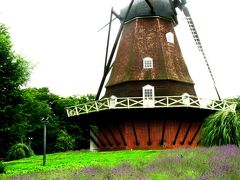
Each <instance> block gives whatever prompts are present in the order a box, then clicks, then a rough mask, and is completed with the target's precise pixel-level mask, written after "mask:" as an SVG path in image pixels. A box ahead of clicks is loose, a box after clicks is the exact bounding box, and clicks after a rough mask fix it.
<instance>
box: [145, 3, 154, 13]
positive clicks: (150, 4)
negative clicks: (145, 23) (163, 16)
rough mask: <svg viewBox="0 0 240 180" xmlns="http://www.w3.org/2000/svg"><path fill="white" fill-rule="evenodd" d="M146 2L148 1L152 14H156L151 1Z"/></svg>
mask: <svg viewBox="0 0 240 180" xmlns="http://www.w3.org/2000/svg"><path fill="white" fill-rule="evenodd" d="M145 1H146V3H147V4H148V6H149V7H150V8H151V13H152V14H155V11H154V8H153V5H152V3H151V2H150V1H149V0H145Z"/></svg>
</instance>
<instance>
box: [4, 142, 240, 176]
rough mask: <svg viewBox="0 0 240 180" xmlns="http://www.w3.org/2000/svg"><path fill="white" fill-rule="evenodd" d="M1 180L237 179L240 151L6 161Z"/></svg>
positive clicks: (62, 155)
mask: <svg viewBox="0 0 240 180" xmlns="http://www.w3.org/2000/svg"><path fill="white" fill-rule="evenodd" d="M4 164H5V165H6V174H3V175H0V179H13V178H16V179H21V178H24V179H92V178H94V179H135V178H136V179H149V178H150V179H169V178H171V179H178V178H184V179H185V178H192V179H196V178H197V179H198V178H200V177H202V178H203V179H204V178H206V179H209V178H210V179H211V178H216V179H228V178H233V179H238V178H240V150H239V148H238V147H236V146H233V145H227V146H221V147H212V148H195V149H178V150H151V151H149V150H146V151H142V150H136V151H112V152H87V151H75V152H66V153H55V154H48V155H47V163H46V166H44V167H43V166H42V156H33V157H30V158H25V159H21V160H17V161H11V162H5V163H4Z"/></svg>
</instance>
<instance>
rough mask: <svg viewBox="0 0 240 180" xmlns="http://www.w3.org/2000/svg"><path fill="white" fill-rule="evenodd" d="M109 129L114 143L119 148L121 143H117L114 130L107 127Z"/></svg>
mask: <svg viewBox="0 0 240 180" xmlns="http://www.w3.org/2000/svg"><path fill="white" fill-rule="evenodd" d="M107 129H108V131H109V132H110V134H111V136H112V138H113V140H114V142H115V143H116V145H117V146H119V143H118V142H117V139H116V138H115V136H114V134H113V132H112V130H111V129H110V128H109V127H107Z"/></svg>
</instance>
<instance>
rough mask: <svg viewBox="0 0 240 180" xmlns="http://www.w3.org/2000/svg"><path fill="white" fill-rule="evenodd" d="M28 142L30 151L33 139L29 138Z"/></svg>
mask: <svg viewBox="0 0 240 180" xmlns="http://www.w3.org/2000/svg"><path fill="white" fill-rule="evenodd" d="M28 140H29V145H28V146H29V148H30V149H32V147H31V144H32V140H33V137H31V136H29V137H28Z"/></svg>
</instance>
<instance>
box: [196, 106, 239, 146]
mask: <svg viewBox="0 0 240 180" xmlns="http://www.w3.org/2000/svg"><path fill="white" fill-rule="evenodd" d="M239 139H240V120H239V116H238V114H237V113H236V112H232V111H227V110H224V111H218V112H216V113H215V114H213V115H210V116H209V117H208V118H207V119H206V120H205V121H204V123H203V128H202V134H201V137H200V140H201V142H202V143H203V144H204V145H206V146H214V145H224V144H236V145H239Z"/></svg>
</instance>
